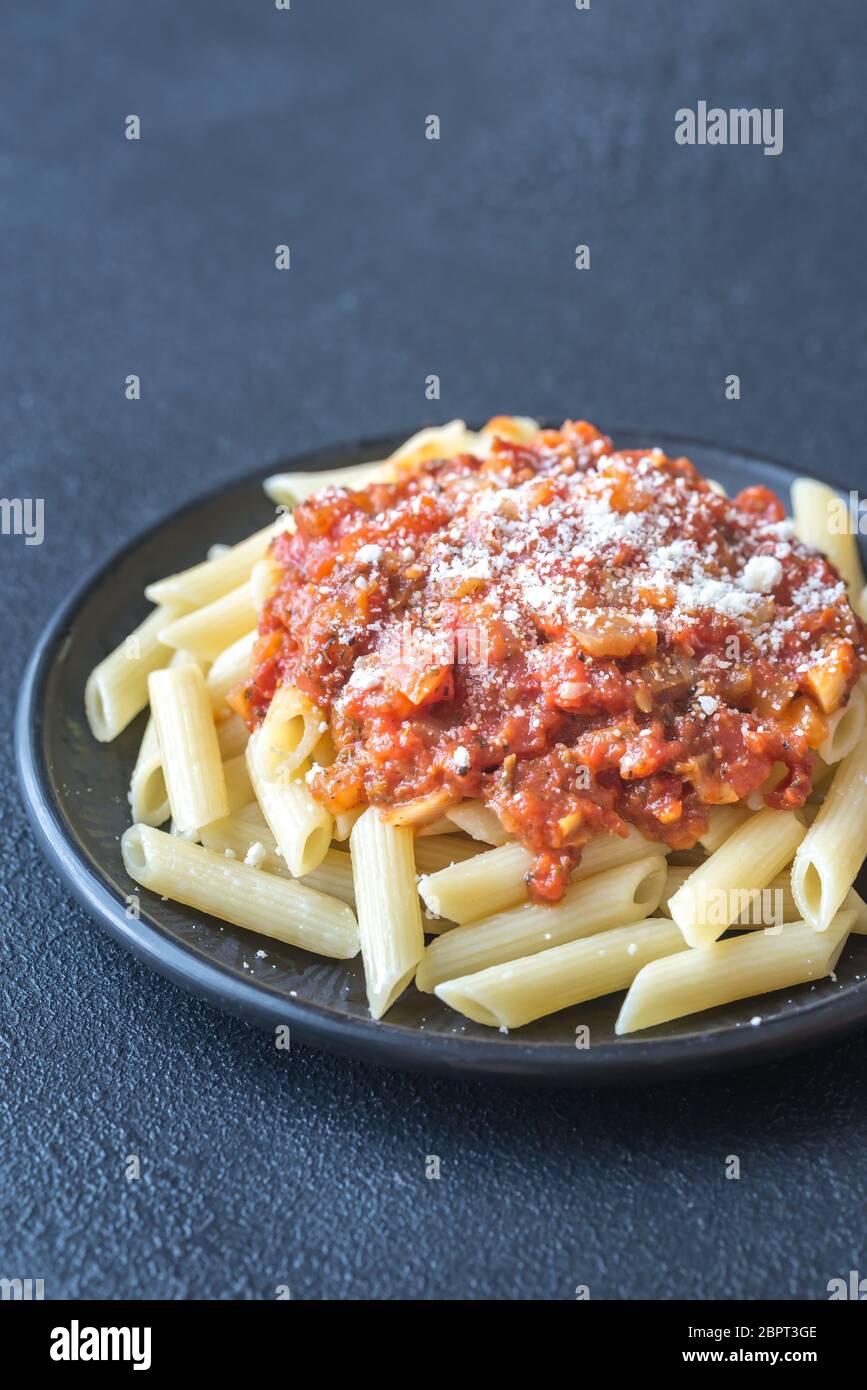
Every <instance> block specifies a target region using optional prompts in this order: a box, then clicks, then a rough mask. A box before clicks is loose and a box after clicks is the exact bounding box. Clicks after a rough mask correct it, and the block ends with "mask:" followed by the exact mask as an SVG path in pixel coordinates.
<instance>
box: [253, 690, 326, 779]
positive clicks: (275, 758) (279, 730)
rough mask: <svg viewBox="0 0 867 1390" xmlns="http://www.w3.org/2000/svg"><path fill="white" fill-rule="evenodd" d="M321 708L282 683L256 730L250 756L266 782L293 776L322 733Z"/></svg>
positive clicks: (323, 727)
mask: <svg viewBox="0 0 867 1390" xmlns="http://www.w3.org/2000/svg"><path fill="white" fill-rule="evenodd" d="M325 728H326V726H325V722H324V720H323V717H322V711H321V710H319V709H317V708H316V706H315V705H313V704H311V702H310V701H309V700H308V699H307V696H306V695H302V694H301V691H300V690H296V688H295V686H294V685H283V686H281V687H280V689H279V690H278V691H277V693H276V694H275V696H274V698H273V700H272V701H271V703H270V705H269V706H268V713H267V714H266V715H265V718H264V719H263V720H262V723H261V725H260V726H259V728H258V730H257V731H256V735H255V743H254V746H253V748H252V751H251V757H252V758H253V759H254V760H255V764H256V771H257V773H258V774H259V777H260V778H262V779H263V780H264V781H266V782H276V781H280V780H289V779H290V778H292V777H294V776H295V775H296V774H297V773H298V772H299V770H300V769H301V767H302V766H303V765H305V764H306V762H307V759H308V758H309V757H310V755H311V754H312V753H313V751H314V749H315V748H316V746H317V744H318V743H319V741H320V739H321V738H322V735H323V733H324V732H325Z"/></svg>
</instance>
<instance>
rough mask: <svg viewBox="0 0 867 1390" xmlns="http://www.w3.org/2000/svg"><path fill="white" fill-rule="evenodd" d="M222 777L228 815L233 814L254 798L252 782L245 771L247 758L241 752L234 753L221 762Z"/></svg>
mask: <svg viewBox="0 0 867 1390" xmlns="http://www.w3.org/2000/svg"><path fill="white" fill-rule="evenodd" d="M223 777H224V779H225V783H226V800H227V801H228V805H229V815H235V813H236V812H238V811H241V810H243V808H244V807H245V806H249V804H250V802H251V801H255V800H256V793H255V792H254V790H253V783H252V782H251V781H250V774H249V772H248V771H247V759H246V756H245V755H244V754H243V753H236V754H235V756H234V757H233V758H227V759H226V761H225V762H224V763H223Z"/></svg>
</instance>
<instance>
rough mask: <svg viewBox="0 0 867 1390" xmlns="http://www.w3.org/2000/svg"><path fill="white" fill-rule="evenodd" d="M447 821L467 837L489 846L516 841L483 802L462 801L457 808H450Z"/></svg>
mask: <svg viewBox="0 0 867 1390" xmlns="http://www.w3.org/2000/svg"><path fill="white" fill-rule="evenodd" d="M446 819H447V820H450V821H451V822H452V823H453V824H454V825H456V826H457V827H458V829H459V830H463V832H464V834H465V835H470V836H472V838H473V839H474V840H482V841H483V842H484V843H485V844H488V845H505V844H508V843H509V841H510V840H512V839H514V836H512V835H510V834H509V832H508V831H507V830H504V829H503V827H502V825H501V824H500V822H499V820H498V819H497V817H496V816H495V815H494V813H493V811H491V810H489V809H488V807H487V806H486V805H485V804H484V802H483V801H460V802H458V804H457V806H450V807H449V809H448V811H447V812H446Z"/></svg>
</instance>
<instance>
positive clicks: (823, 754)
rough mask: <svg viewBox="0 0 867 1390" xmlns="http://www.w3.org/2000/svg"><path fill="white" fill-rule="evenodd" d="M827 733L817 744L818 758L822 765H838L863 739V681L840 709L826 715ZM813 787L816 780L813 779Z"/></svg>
mask: <svg viewBox="0 0 867 1390" xmlns="http://www.w3.org/2000/svg"><path fill="white" fill-rule="evenodd" d="M827 718H828V733H827V734H826V736H825V739H824V741H823V742H822V743H820V744H819V748H818V753H819V757H820V758H821V759H822V761H823V762H824V763H830V764H833V763H839V762H842V760H843V758H845V757H846V756H847V754H849V753H851V752H852V749H853V748H856V747H857V746H858V744H859V743H860V742H861V740H862V738H863V737H864V722H865V699H864V684H863V681H862V682H860V683H859V684H858V685H856V686H853V688H852V690H851V691H850V693H849V699H848V700H847V702H846V704H845V705H842V706H841V708H840V709H838V710H835V712H834V713H833V714H829V715H828V717H827ZM813 782H814V785H815V783H816V778H815V776H814V779H813Z"/></svg>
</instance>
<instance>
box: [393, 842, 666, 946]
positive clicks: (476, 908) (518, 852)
mask: <svg viewBox="0 0 867 1390" xmlns="http://www.w3.org/2000/svg"><path fill="white" fill-rule="evenodd" d="M659 852H660V851H659V848H658V846H656V845H653V844H651V842H650V841H649V840H646V839H645V838H644V836H643V835H641V834H640V833H639V831H637V830H636V829H634V827H632V826H630V828H629V832H628V834H627V835H625V836H620V835H596V836H594V838H593V839H592V840H590V841H589V843H588V844H586V845H585V846H584V848H583V850H582V851H581V860H580V863H579V864H578V866H577V868H575V869H574V870H573V872H572V882H573V883H574V882H579V881H580V880H581V879H583V878H591V877H592V876H593V874H598V873H603V872H604V871H605V870H606V869H611V868H614V867H616V866H617V865H618V864H628V863H630V862H631V861H632V860H634V859H642V858H646V857H647V855H648V854H654V853H659ZM533 860H534V856H533V853H532V851H531V850H528V849H525V848H524V847H523V845H519V844H515V843H511V844H506V845H500V846H499V847H498V848H496V849H489V850H485V851H483V852H482V853H481V854H477V855H475V856H474V857H473V858H472V859H467V860H465V862H462V863H459V864H454V865H452V866H451V867H449V868H444V869H440V870H439V872H436V873H430V874H427V875H426V876H425V877H424V878H422V880H421V883H420V884H419V892H420V893H421V896H422V898H423V899H424V901H425V903H426V905H427V907H428V908H429V909H430V911H431V912H433V913H434V914H435V915H436V916H437V917H447V918H448V919H449V920H450V921H452V922H460V923H465V922H472V921H475V920H477V919H478V918H479V917H490V916H493V914H494V913H495V912H504V911H505V910H506V908H509V907H514V906H516V905H517V904H518V903H521V902H526V901H527V875H528V874H529V873H530V871H531V869H532V867H533Z"/></svg>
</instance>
